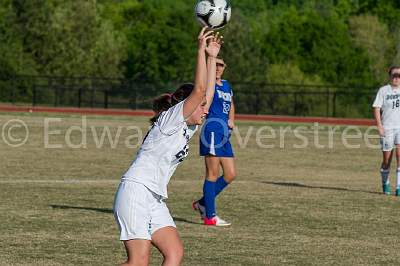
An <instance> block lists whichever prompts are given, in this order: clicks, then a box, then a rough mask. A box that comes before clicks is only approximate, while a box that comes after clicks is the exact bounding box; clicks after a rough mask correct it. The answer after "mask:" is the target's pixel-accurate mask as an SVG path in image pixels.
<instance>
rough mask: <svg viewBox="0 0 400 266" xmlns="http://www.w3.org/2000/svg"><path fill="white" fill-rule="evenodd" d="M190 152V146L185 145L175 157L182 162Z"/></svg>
mask: <svg viewBox="0 0 400 266" xmlns="http://www.w3.org/2000/svg"><path fill="white" fill-rule="evenodd" d="M188 153H189V147H188V145H185V147H184V148H183V150H181V151H180V152H178V153H177V154H176V155H175V157H176V159H178V161H179V162H182V161H183V160H184V159H185V157H186V156H187V155H188Z"/></svg>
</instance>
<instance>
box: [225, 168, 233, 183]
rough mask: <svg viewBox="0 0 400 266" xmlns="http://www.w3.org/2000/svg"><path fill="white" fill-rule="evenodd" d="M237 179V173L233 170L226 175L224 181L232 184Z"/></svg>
mask: <svg viewBox="0 0 400 266" xmlns="http://www.w3.org/2000/svg"><path fill="white" fill-rule="evenodd" d="M235 178H236V171H234V170H231V171H228V172H225V173H224V179H225V181H226V182H228V183H231V182H233V180H235Z"/></svg>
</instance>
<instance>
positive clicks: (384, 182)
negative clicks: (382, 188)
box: [381, 168, 399, 185]
mask: <svg viewBox="0 0 400 266" xmlns="http://www.w3.org/2000/svg"><path fill="white" fill-rule="evenodd" d="M389 172H390V170H389V169H383V168H381V177H382V185H388V184H389ZM397 176H399V174H397ZM397 180H398V178H397ZM397 182H399V181H397Z"/></svg>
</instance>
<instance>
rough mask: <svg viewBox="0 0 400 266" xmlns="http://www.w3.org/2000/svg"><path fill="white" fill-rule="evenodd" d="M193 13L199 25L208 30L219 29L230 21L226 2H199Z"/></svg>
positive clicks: (217, 0)
mask: <svg viewBox="0 0 400 266" xmlns="http://www.w3.org/2000/svg"><path fill="white" fill-rule="evenodd" d="M194 11H195V14H196V18H197V20H198V21H199V22H200V24H201V25H203V26H207V27H209V28H210V29H220V28H222V27H224V26H225V25H226V24H227V23H228V21H229V20H230V19H231V5H230V4H229V1H228V0H199V1H197V4H196V7H195V10H194Z"/></svg>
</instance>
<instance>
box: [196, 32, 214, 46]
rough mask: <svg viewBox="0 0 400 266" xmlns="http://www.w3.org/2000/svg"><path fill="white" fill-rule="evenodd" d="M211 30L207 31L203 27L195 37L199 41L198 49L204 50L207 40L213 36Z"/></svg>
mask: <svg viewBox="0 0 400 266" xmlns="http://www.w3.org/2000/svg"><path fill="white" fill-rule="evenodd" d="M212 33H213V31H212V30H210V31H207V27H203V28H202V29H201V31H200V33H199V36H198V37H197V40H198V42H199V50H201V51H204V50H205V49H206V47H207V41H208V40H210V39H212V38H214V35H212Z"/></svg>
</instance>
